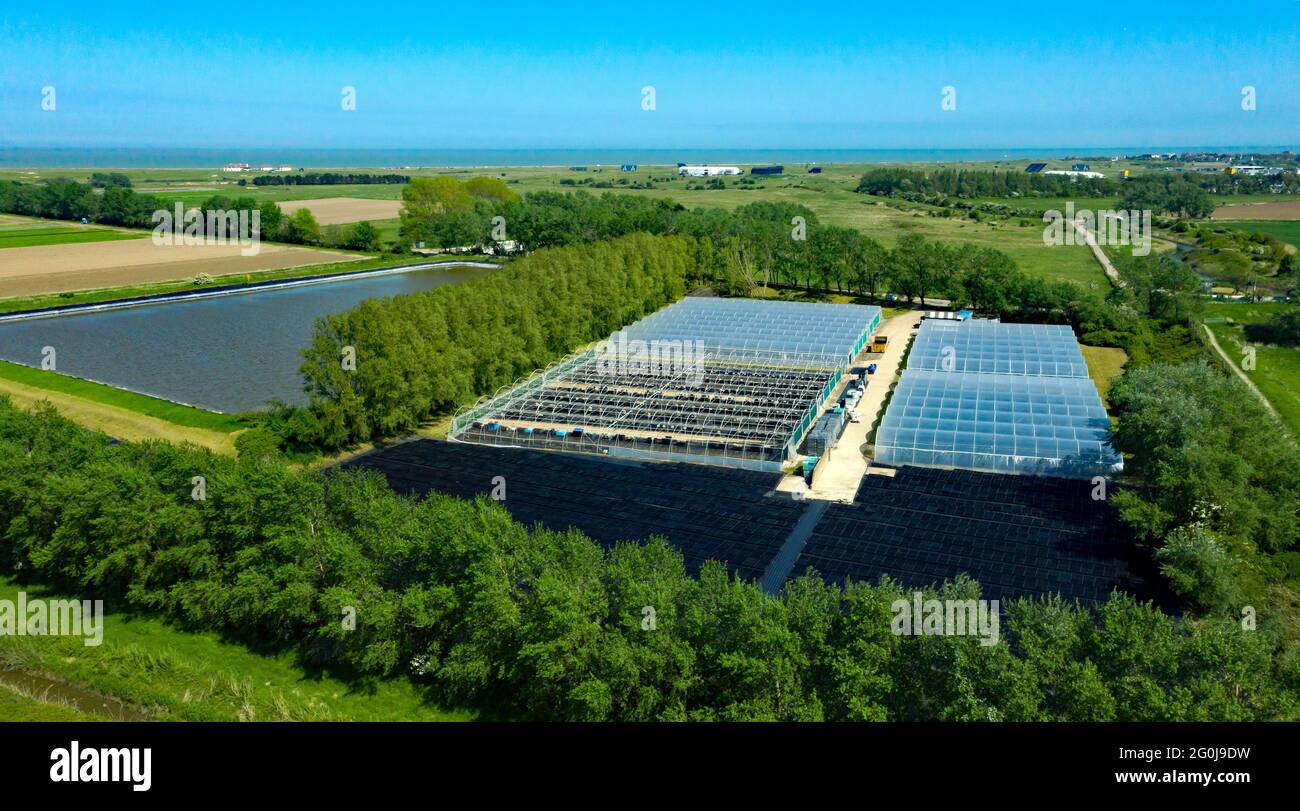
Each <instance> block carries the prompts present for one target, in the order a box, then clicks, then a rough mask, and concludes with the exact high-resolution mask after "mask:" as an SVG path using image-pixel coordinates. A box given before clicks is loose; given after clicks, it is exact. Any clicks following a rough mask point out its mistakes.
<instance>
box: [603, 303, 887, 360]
mask: <svg viewBox="0 0 1300 811" xmlns="http://www.w3.org/2000/svg"><path fill="white" fill-rule="evenodd" d="M880 318H881V310H880V308H879V307H872V306H867V305H861V304H818V303H813V302H804V301H765V300H761V299H760V300H755V299H724V298H708V297H688V298H684V299H682V300H681V301H679V302H677V303H676V304H673V305H671V306H669V307H665V308H664V309H662V310H659V311H658V312H656V313H653V314H651V315H648V316H646V317H645V318H643V319H641V320H640V321H638V322H636V323H635V324H632V325H631V326H629V327H626V328H624V329H623V330H621V331H619V332H616V333H614V335H612V336H611V337H610V340H611V342H613V341H617V340H620V339H625V340H636V339H639V340H643V341H651V340H655V341H673V340H681V341H702V342H703V344H704V348H705V350H706V351H714V350H727V353H728V354H729V355H730V356H732V357H736V356H738V355H739V354H741V353H750V354H752V355H753V356H754V357H756V358H760V359H761V358H763V357H764V356H768V357H775V358H777V359H779V358H780V356H782V355H791V356H798V357H804V358H817V359H819V360H822V361H830V362H832V363H836V364H839V365H847V364H848V363H850V362H851V361H852V360H853V358H854V356H856V355H857V353H858V351H859V350H860V349H862V345H863V344H865V343H866V342H867V339H868V338H869V337H871V334H872V333H873V332H875V330H876V327H878V326H879V325H880Z"/></svg>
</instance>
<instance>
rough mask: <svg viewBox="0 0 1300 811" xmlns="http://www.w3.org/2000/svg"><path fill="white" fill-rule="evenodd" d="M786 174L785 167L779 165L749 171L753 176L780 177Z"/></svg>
mask: <svg viewBox="0 0 1300 811" xmlns="http://www.w3.org/2000/svg"><path fill="white" fill-rule="evenodd" d="M784 172H785V167H784V166H781V165H779V164H778V165H777V166H755V167H754V168H753V169H750V170H749V173H750V174H751V175H779V174H783V173H784Z"/></svg>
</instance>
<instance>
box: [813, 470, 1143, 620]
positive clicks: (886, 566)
mask: <svg viewBox="0 0 1300 811" xmlns="http://www.w3.org/2000/svg"><path fill="white" fill-rule="evenodd" d="M1092 490H1093V485H1092V483H1091V482H1089V481H1086V480H1083V481H1081V480H1070V479H1057V478H1045V477H1035V476H1008V475H999V474H995V473H975V472H971V471H964V470H936V469H931V468H921V467H906V466H905V467H901V468H899V469H898V471H897V475H896V476H894V477H892V478H891V477H888V476H866V477H864V479H863V481H862V484H861V487H860V488H859V490H858V495H857V501H856V503H854V504H851V505H843V504H836V505H833V506H832V507H831V508H830V510H828V511H827V513H826V516H825V517H824V518H823V519H822V520H821V522H820V523H819V524H818V526H817V529H816V530H815V531H814V532H813V535H812V537H811V538H810V539H809V541H808V545H807V546H805V547H804V550H803V553H802V554H801V555H800V556H799V559H798V560H797V561H796V562H795V567H794V570H793V572H792V576H797V575H800V574H803V573H804V572H805V571H806V570H807V569H808V568H809V567H811V568H813V569H815V570H817V571H818V572H819V573H820V574H821V575H822V576H823V577H825V578H827V579H828V580H834V581H837V582H842V581H843V580H845V579H846V578H848V577H852V578H853V579H854V580H859V581H862V580H865V581H870V582H876V581H877V580H879V578H880V577H881V576H882V575H886V574H887V575H889V576H890V577H891V578H893V579H894V580H897V581H901V582H902V583H903V584H904V585H906V586H908V587H920V586H927V585H930V584H931V583H937V582H942V581H943V580H945V579H948V578H952V577H954V576H956V575H957V574H959V573H961V572H966V573H968V574H969V575H970V576H971V577H974V578H975V579H976V580H978V581H979V582H980V584H981V586H983V590H984V597H985V598H986V599H1000V600H1007V599H1011V598H1013V597H1020V596H1030V595H1038V594H1049V593H1057V594H1060V595H1061V596H1062V597H1064V598H1066V599H1078V600H1081V601H1083V602H1085V603H1090V604H1095V603H1099V602H1103V601H1105V599H1106V598H1107V596H1109V594H1110V591H1111V589H1112V588H1114V587H1119V588H1120V589H1121V590H1124V591H1129V592H1133V593H1136V594H1138V595H1139V596H1151V595H1147V594H1146V593H1145V590H1144V587H1143V581H1142V579H1141V578H1140V577H1139V576H1138V574H1137V573H1136V571H1135V566H1137V565H1139V564H1138V562H1137V561H1135V560H1134V559H1133V558H1134V554H1133V552H1132V550H1133V546H1132V542H1131V538H1130V537H1129V535H1128V533H1127V530H1126V529H1125V527H1124V526H1123V525H1122V524H1120V523H1119V521H1118V519H1117V518H1116V516H1115V512H1114V510H1113V509H1111V508H1110V507H1109V506H1108V505H1107V504H1105V503H1104V502H1100V501H1094V500H1093V499H1092Z"/></svg>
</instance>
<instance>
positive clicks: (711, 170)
mask: <svg viewBox="0 0 1300 811" xmlns="http://www.w3.org/2000/svg"><path fill="white" fill-rule="evenodd" d="M677 174H679V175H681V176H682V177H686V176H687V175H689V176H691V177H720V176H722V175H743V174H744V171H743V170H741V168H740V167H739V166H681V167H678V169H677Z"/></svg>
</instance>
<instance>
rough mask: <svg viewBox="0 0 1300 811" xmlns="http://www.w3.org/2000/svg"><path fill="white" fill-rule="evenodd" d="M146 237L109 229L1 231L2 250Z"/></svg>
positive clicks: (12, 229)
mask: <svg viewBox="0 0 1300 811" xmlns="http://www.w3.org/2000/svg"><path fill="white" fill-rule="evenodd" d="M144 236H145V234H143V233H139V234H132V233H129V232H126V231H111V230H109V229H107V228H50V227H37V228H7V229H0V250H3V249H4V248H31V247H35V246H38V245H71V244H74V243H78V242H112V241H115V240H119V239H141V238H143V237H144Z"/></svg>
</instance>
